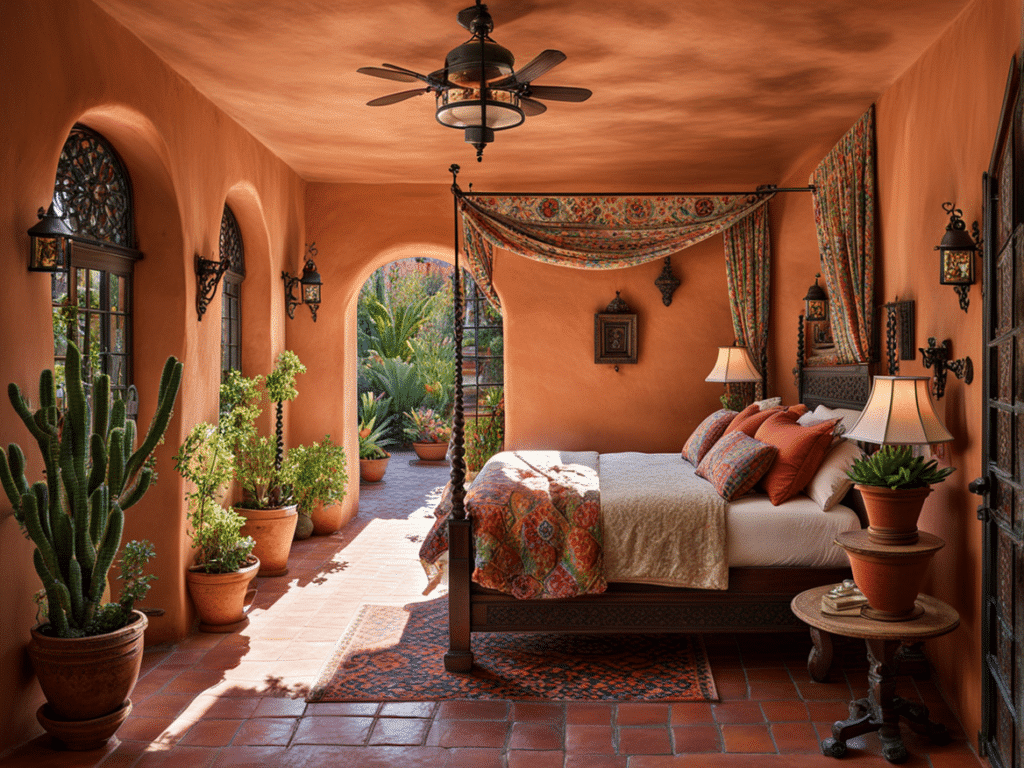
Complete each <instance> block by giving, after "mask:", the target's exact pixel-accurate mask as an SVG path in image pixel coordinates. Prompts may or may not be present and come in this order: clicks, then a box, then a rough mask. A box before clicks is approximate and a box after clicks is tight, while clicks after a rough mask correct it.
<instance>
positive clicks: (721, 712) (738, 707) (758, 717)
mask: <svg viewBox="0 0 1024 768" xmlns="http://www.w3.org/2000/svg"><path fill="white" fill-rule="evenodd" d="M712 709H713V710H714V713H715V722H717V723H763V722H764V713H763V712H762V711H761V705H760V704H758V703H757V702H756V701H727V702H723V703H722V704H715V705H713V706H712Z"/></svg>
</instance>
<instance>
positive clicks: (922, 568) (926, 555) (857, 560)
mask: <svg viewBox="0 0 1024 768" xmlns="http://www.w3.org/2000/svg"><path fill="white" fill-rule="evenodd" d="M836 544H838V545H839V546H841V547H842V548H843V549H845V550H846V554H847V555H849V557H850V568H851V569H852V570H853V580H854V582H855V583H856V584H857V586H858V587H859V588H860V591H861V592H863V593H864V597H866V598H867V600H868V607H866V608H864V609H863V611H862V612H863V615H865V616H868V617H870V618H872V619H879V620H881V621H907V620H909V619H914V618H917V616H920V615H921V613H922V611H921V609H920V607H919V606H917V605H916V604H915V600H916V599H917V594H918V592H920V591H921V583H922V582H923V581H924V576H925V573H927V571H928V566H929V564H930V563H931V561H932V557H934V556H935V553H936V552H938V551H939V550H940V549H942V548H943V547H944V546H945V542H944V541H943V540H942V539H940V538H939V537H938V536H933V535H932V534H930V533H925V532H923V531H922V532H920V534H919V538H918V541H917V542H916V543H914V544H909V545H906V544H903V545H891V544H879V543H877V542H875V541H873V540H872V539H871V537H870V534H869V533H868V532H867V531H863V530H861V531H847V532H845V533H841V534H839V535H838V536H837V537H836Z"/></svg>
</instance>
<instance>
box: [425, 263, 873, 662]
mask: <svg viewBox="0 0 1024 768" xmlns="http://www.w3.org/2000/svg"><path fill="white" fill-rule="evenodd" d="M458 282H459V281H456V286H458ZM459 301H460V298H459V295H458V287H457V288H456V302H459ZM457 316H459V315H458V314H457ZM456 354H457V355H460V344H459V342H458V341H456ZM456 370H461V365H459V364H458V363H457V365H456ZM797 374H798V382H799V389H800V392H801V396H802V397H801V401H802V402H805V403H806V404H807V405H809V406H817V405H819V404H823V405H826V406H828V407H835V408H840V407H842V408H856V409H859V408H862V407H863V405H864V403H866V402H867V397H868V393H869V392H870V388H871V387H870V384H871V377H870V373H869V370H868V366H867V365H856V366H829V367H827V368H804V367H802V366H798V369H797ZM459 378H460V377H456V379H457V381H456V413H455V423H456V429H455V433H456V439H455V450H454V452H453V461H452V465H453V468H452V500H453V514H452V517H451V519H450V521H449V547H448V555H449V582H448V617H449V639H450V644H449V650H448V652H447V653H446V654H445V658H444V664H445V669H447V670H448V671H450V672H468V671H469V670H470V669H471V667H472V666H473V652H472V647H471V637H472V634H473V633H474V632H561V633H590V634H598V633H620V632H621V633H628V632H643V633H655V632H690V633H712V632H802V631H806V629H807V628H806V625H804V624H803V623H802V622H800V620H799V619H797V618H796V617H795V616H794V615H793V613H792V611H791V610H790V608H789V604H790V601H791V600H792V599H793V597H794V596H796V595H797V594H799V593H800V592H802V591H804V590H805V589H809V588H811V587H814V586H820V585H822V584H829V583H836V582H839V581H842V580H843V579H845V578H850V569H849V568H782V567H778V568H730V569H729V589H728V590H725V591H717V590H699V589H680V588H669V587H657V586H651V585H642V584H621V583H612V584H609V586H608V590H607V591H606V592H604V593H602V594H599V595H586V596H583V597H575V598H567V599H560V600H552V599H532V600H522V599H517V598H514V597H511V596H510V595H505V594H501V593H498V592H495V591H493V590H488V589H484V588H482V587H480V586H478V585H476V584H475V583H473V581H472V574H473V538H472V528H471V523H470V521H469V519H468V518H467V517H466V516H465V511H464V507H463V500H464V495H465V464H464V462H463V456H462V445H461V443H460V438H461V437H462V435H461V429H462V426H463V422H462V419H463V414H462V407H461V406H462V392H461V390H462V385H461V381H458V379H459ZM830 393H836V395H838V396H831V395H830ZM455 510H461V511H462V515H461V516H460V515H458V514H457V513H456V512H455ZM816 646H817V641H816Z"/></svg>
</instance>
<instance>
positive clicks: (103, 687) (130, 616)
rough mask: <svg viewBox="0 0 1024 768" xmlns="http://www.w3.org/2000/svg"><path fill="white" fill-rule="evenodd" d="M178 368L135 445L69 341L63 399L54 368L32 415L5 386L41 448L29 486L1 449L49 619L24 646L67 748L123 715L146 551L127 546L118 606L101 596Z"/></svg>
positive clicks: (47, 723) (102, 384) (162, 426)
mask: <svg viewBox="0 0 1024 768" xmlns="http://www.w3.org/2000/svg"><path fill="white" fill-rule="evenodd" d="M181 371H182V365H181V363H179V362H178V361H177V360H175V359H174V358H173V357H170V358H168V359H167V362H166V363H165V365H164V369H163V373H162V376H161V379H160V387H159V390H158V402H157V408H156V412H155V413H154V415H153V419H152V421H151V422H150V425H149V428H148V430H147V432H146V435H145V437H144V438H143V440H142V442H141V444H138V445H136V430H135V423H134V422H133V421H131V420H129V419H127V418H126V410H125V403H124V401H122V400H116V401H114V402H113V404H111V401H110V379H109V377H108V376H106V375H99V376H97V377H96V378H95V380H94V381H93V385H92V403H91V407H90V405H89V403H88V402H87V399H86V394H85V386H84V384H83V381H82V358H81V353H80V352H79V350H78V349H77V347H75V346H74V345H73V344H69V345H68V349H67V357H66V360H65V369H64V374H65V376H64V395H65V399H64V403H63V404H58V401H57V396H56V387H55V384H54V373H53V371H52V370H46V371H43V373H42V374H41V375H40V377H39V408H38V409H37V410H36V411H34V412H33V411H32V410H31V407H30V405H29V403H28V401H27V400H26V399H25V398H24V396H23V395H22V393H21V390H20V389H19V388H18V386H17V385H16V384H13V383H12V384H10V385H9V387H8V396H9V398H10V401H11V404H12V405H13V406H14V410H15V412H16V413H17V414H18V416H19V417H20V418H21V420H22V421H23V422H24V423H25V426H26V427H27V428H28V430H29V432H30V433H31V434H32V436H33V437H34V438H35V439H36V442H37V443H38V445H39V450H40V453H41V454H42V458H43V465H44V469H45V476H46V481H45V482H36V483H34V484H32V485H29V483H28V481H27V479H26V477H25V469H26V462H25V455H24V453H23V452H22V450H21V448H20V447H19V446H18V445H17V444H14V443H12V444H11V445H10V446H9V447H8V451H7V455H6V456H5V455H4V454H3V453H2V452H0V484H2V485H3V488H4V491H5V492H6V494H7V497H8V499H9V500H10V502H11V506H12V507H13V508H14V514H15V518H16V520H17V521H18V523H19V524H21V525H22V526H23V528H24V529H25V531H26V533H27V534H28V536H29V537H30V538H31V539H32V542H33V543H34V544H35V546H36V550H35V553H34V555H33V559H34V562H35V568H36V572H37V573H38V574H39V577H40V580H41V581H42V584H43V589H44V591H45V595H46V597H45V604H46V618H47V621H46V622H45V623H44V624H41V625H39V626H38V627H36V628H35V629H33V630H32V640H31V641H30V643H29V649H28V650H29V656H30V657H31V658H32V663H33V666H34V667H35V670H36V675H37V677H38V678H39V684H40V687H41V688H42V689H43V693H44V694H45V695H46V699H47V703H46V704H44V705H43V706H42V707H41V708H40V709H39V711H38V712H37V715H36V716H37V719H39V721H40V724H41V725H42V726H43V727H44V728H45V729H46V730H47V731H48V732H49V733H51V734H52V735H53V736H55V737H56V738H57V739H59V740H61V741H63V742H64V743H65V744H66V745H67V746H68V747H69V748H71V749H94V748H96V747H99V746H102V745H103V744H104V743H106V741H107V740H108V739H109V738H110V736H112V735H113V734H114V732H115V731H116V730H117V728H118V727H119V726H120V725H121V723H122V722H124V719H125V718H126V717H127V716H128V713H129V712H130V711H131V700H130V699H129V697H130V695H131V692H132V689H133V688H134V687H135V682H136V680H137V679H138V675H139V668H140V665H141V663H142V646H143V631H144V630H145V628H146V625H147V623H148V622H147V619H146V616H145V615H144V614H142V613H141V612H140V611H138V610H134V609H133V607H134V603H135V601H137V600H139V599H141V597H142V596H143V595H144V594H145V592H146V589H148V580H149V578H151V577H143V576H142V575H141V569H142V565H143V563H144V562H145V561H146V560H148V558H149V556H150V555H151V554H152V548H151V547H149V546H147V545H146V544H139V543H130V546H129V545H126V547H125V550H124V552H125V554H124V555H123V557H122V561H121V562H122V573H123V575H124V577H125V579H126V589H125V590H124V591H123V593H122V596H121V599H120V601H119V602H117V603H104V602H103V594H104V591H105V589H106V586H107V574H108V571H109V569H110V567H111V565H112V564H113V562H114V559H115V557H116V556H117V551H118V549H120V547H121V534H122V532H123V529H124V513H125V511H126V510H128V509H129V508H130V507H132V506H134V505H135V504H136V503H138V502H139V501H140V500H141V499H142V498H143V496H144V495H145V494H146V491H147V490H148V489H149V486H150V484H151V483H152V482H153V479H154V477H155V473H154V470H153V466H152V461H153V451H154V449H155V448H156V446H157V444H158V443H159V442H160V440H161V439H162V438H163V435H164V432H165V431H166V429H167V424H168V422H169V420H170V418H171V413H172V409H173V405H174V400H175V398H176V397H177V394H178V389H179V387H180V384H181Z"/></svg>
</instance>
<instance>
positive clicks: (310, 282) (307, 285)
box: [281, 243, 323, 323]
mask: <svg viewBox="0 0 1024 768" xmlns="http://www.w3.org/2000/svg"><path fill="white" fill-rule="evenodd" d="M316 254H317V250H316V243H310V244H309V245H307V246H306V257H307V258H306V264H305V265H304V266H303V267H302V276H301V277H298V276H296V277H293V276H292V275H289V274H288V273H287V272H282V273H281V279H282V280H284V305H285V309H286V310H287V311H288V317H290V318H291V319H292V320H294V319H295V308H296V307H297V306H298V305H299V304H305V305H307V306H308V307H309V311H310V312H311V313H312V315H313V322H314V323H315V322H316V311H317V310H318V309H320V288H321V287H322V285H323V282H322V281H321V280H320V273H319V272H317V271H316V262H314V261H313V258H314V257H315V256H316ZM296 288H299V295H298V296H296V295H295V289H296Z"/></svg>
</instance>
